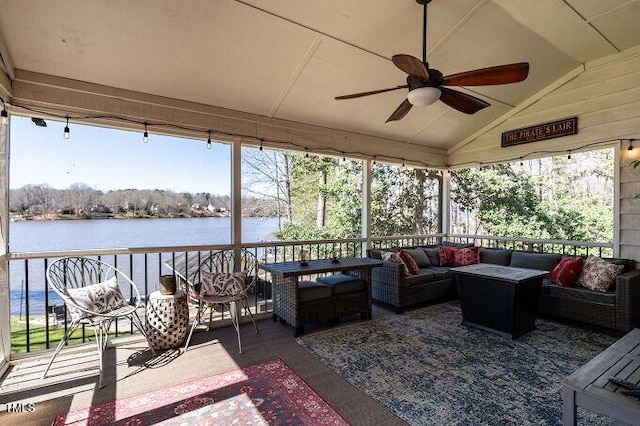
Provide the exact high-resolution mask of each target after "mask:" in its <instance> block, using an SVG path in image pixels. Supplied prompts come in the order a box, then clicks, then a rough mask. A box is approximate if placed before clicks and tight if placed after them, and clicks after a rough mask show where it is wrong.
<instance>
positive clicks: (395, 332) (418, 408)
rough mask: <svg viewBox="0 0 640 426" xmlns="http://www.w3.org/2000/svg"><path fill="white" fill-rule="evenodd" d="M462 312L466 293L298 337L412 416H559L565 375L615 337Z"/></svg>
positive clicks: (554, 420)
mask: <svg viewBox="0 0 640 426" xmlns="http://www.w3.org/2000/svg"><path fill="white" fill-rule="evenodd" d="M461 321H462V316H461V314H460V307H459V304H458V302H448V303H443V304H440V305H433V306H429V307H426V308H422V309H419V310H415V311H410V312H408V313H406V314H404V315H394V316H392V317H388V318H383V319H379V320H374V321H368V322H360V323H354V324H351V325H346V326H344V327H338V328H333V329H329V330H326V331H321V332H318V333H315V334H310V335H308V336H304V337H302V338H299V339H298V343H300V344H301V345H302V346H304V347H305V348H306V349H307V350H308V351H310V352H311V353H313V354H315V355H317V356H318V357H319V358H320V360H321V361H322V362H323V363H324V364H326V365H327V366H328V367H330V368H331V369H333V370H334V371H335V372H336V373H338V374H339V375H340V376H342V377H343V378H344V379H346V380H347V381H349V382H351V383H352V384H353V385H355V386H356V387H358V388H359V389H361V390H362V391H363V392H365V393H367V394H369V395H370V396H371V397H373V398H374V399H376V400H377V401H379V402H380V403H381V404H383V405H384V406H386V407H387V408H388V409H389V410H390V411H392V412H393V413H394V414H396V415H397V416H399V417H400V418H402V419H404V420H406V421H407V422H408V423H409V424H412V425H427V424H433V425H445V424H446V425H471V424H473V425H478V424H487V425H507V424H518V425H554V424H558V425H560V424H562V386H561V381H562V379H563V378H564V377H565V376H567V375H569V374H571V373H572V372H573V371H574V370H576V369H577V368H578V367H580V366H581V365H582V364H584V363H586V362H587V361H589V360H590V359H591V358H593V357H594V356H596V355H597V354H598V353H600V352H601V351H602V350H604V349H605V348H607V347H608V346H609V345H611V344H612V343H613V342H614V341H615V340H617V339H616V338H615V337H612V336H609V335H607V334H604V333H599V332H592V331H586V330H584V329H580V328H575V327H571V326H567V325H563V324H558V323H554V322H550V321H543V320H537V321H536V327H537V329H536V330H535V331H533V332H530V333H528V334H526V335H524V336H521V337H520V338H518V339H517V340H515V341H509V340H505V339H503V338H501V337H499V336H497V335H494V334H492V333H487V332H484V331H480V330H477V329H473V328H466V327H464V326H462V325H461ZM578 415H579V420H580V421H581V422H585V423H586V424H590V425H591V424H608V423H609V422H608V419H606V418H604V419H603V418H600V417H597V416H595V415H593V414H591V413H587V412H586V411H585V412H583V411H582V410H581V409H580V410H579V412H578ZM582 424H584V423H582Z"/></svg>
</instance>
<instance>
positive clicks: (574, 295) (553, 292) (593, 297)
mask: <svg viewBox="0 0 640 426" xmlns="http://www.w3.org/2000/svg"><path fill="white" fill-rule="evenodd" d="M546 288H547V289H548V291H549V295H550V296H551V297H562V298H564V299H576V300H585V301H589V302H596V303H604V304H607V305H615V303H616V293H615V292H614V291H608V292H604V293H603V292H599V291H591V290H589V289H586V288H584V287H562V286H559V285H554V284H551V285H548V286H546Z"/></svg>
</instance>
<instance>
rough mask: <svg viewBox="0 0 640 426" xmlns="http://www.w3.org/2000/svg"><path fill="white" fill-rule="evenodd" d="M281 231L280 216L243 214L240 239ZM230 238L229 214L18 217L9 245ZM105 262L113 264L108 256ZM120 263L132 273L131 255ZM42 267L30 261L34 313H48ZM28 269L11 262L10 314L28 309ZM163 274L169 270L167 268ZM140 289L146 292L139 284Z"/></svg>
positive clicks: (30, 247) (76, 246)
mask: <svg viewBox="0 0 640 426" xmlns="http://www.w3.org/2000/svg"><path fill="white" fill-rule="evenodd" d="M277 229H278V220H277V219H276V218H243V220H242V241H243V242H245V243H248V242H259V241H267V240H272V239H273V236H272V234H273V232H275V231H277ZM230 242H231V219H230V218H226V217H215V218H180V219H170V218H166V219H96V220H57V221H18V222H11V224H10V226H9V244H10V249H11V252H13V253H19V252H31V251H36V252H37V251H49V250H58V251H59V250H81V249H99V248H131V247H167V246H187V245H207V244H229V243H230ZM154 259H157V257H155V258H154ZM105 260H106V261H107V262H110V260H109V259H105ZM119 262H121V263H119V264H118V268H119V269H121V270H123V271H128V269H127V265H126V264H123V263H126V262H128V259H126V257H125V258H124V259H122V260H121V259H119ZM150 267H151V268H152V269H153V268H155V273H156V274H158V266H157V261H156V262H150ZM44 270H45V268H44V263H43V262H39V261H30V262H29V314H30V315H34V314H41V313H43V312H44V306H45V304H44V300H45V292H44V281H45V277H44ZM24 273H25V268H24V263H23V262H21V261H12V262H11V276H10V280H11V281H10V290H11V291H10V305H11V315H20V314H21V313H22V315H24V314H25V313H26V307H25V305H24V299H25V298H24V296H25V291H24V287H23V281H24ZM153 273H154V272H153V271H151V272H150V273H149V275H150V276H153ZM163 273H167V271H164V270H163ZM134 275H135V276H134V281H135V282H136V284H138V282H142V280H144V278H143V277H142V276H141V272H140V271H135V272H134ZM151 285H155V283H152V284H151ZM138 288H139V289H140V290H142V291H144V288H142V287H141V285H139V284H138ZM152 290H153V288H152V289H151V291H152ZM49 298H50V300H49V305H54V304H61V303H62V301H61V300H60V299H59V298H58V296H57V295H56V294H55V293H54V292H53V291H49ZM21 309H22V310H21Z"/></svg>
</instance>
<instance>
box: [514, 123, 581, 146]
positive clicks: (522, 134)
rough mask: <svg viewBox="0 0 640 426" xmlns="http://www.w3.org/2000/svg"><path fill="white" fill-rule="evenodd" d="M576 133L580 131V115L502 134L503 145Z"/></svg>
mask: <svg viewBox="0 0 640 426" xmlns="http://www.w3.org/2000/svg"><path fill="white" fill-rule="evenodd" d="M576 133H578V117H571V118H565V119H562V120H558V121H552V122H550V123H543V124H538V125H536V126H531V127H524V128H522V129H516V130H509V131H508V132H504V133H503V134H502V147H503V148H504V147H506V146H512V145H519V144H521V143H528V142H536V141H543V140H545V139H552V138H558V137H560V136H568V135H575V134H576Z"/></svg>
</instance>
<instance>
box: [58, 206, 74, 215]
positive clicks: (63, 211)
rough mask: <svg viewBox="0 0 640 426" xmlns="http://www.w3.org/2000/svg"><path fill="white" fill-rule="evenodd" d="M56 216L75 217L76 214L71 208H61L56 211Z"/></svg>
mask: <svg viewBox="0 0 640 426" xmlns="http://www.w3.org/2000/svg"><path fill="white" fill-rule="evenodd" d="M58 214H63V215H75V214H76V209H74V208H73V207H63V208H61V209H59V210H58Z"/></svg>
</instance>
